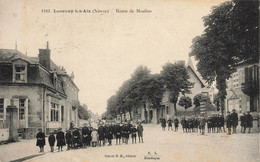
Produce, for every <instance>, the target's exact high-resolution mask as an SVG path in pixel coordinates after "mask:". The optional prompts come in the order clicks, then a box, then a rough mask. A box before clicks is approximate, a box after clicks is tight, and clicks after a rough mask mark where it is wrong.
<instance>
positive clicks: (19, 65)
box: [13, 60, 27, 83]
mask: <svg viewBox="0 0 260 162" xmlns="http://www.w3.org/2000/svg"><path fill="white" fill-rule="evenodd" d="M13 82H17V83H26V82H27V62H24V61H23V60H16V61H14V62H13Z"/></svg>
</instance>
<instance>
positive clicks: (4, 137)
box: [0, 128, 9, 142]
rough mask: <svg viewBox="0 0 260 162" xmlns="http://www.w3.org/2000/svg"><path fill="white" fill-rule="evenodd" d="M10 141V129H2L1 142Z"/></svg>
mask: <svg viewBox="0 0 260 162" xmlns="http://www.w3.org/2000/svg"><path fill="white" fill-rule="evenodd" d="M8 140H9V129H8V128H1V129H0V142H4V141H8Z"/></svg>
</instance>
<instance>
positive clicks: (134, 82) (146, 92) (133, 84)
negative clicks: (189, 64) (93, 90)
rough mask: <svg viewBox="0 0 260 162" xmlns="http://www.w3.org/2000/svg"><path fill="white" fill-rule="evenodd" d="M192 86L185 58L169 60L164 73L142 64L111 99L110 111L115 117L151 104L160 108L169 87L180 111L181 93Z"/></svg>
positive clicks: (188, 90) (109, 102) (109, 113)
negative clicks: (155, 71)
mask: <svg viewBox="0 0 260 162" xmlns="http://www.w3.org/2000/svg"><path fill="white" fill-rule="evenodd" d="M191 86H192V83H191V82H190V81H189V75H188V72H187V69H186V67H185V65H184V63H183V62H176V63H166V64H165V65H164V66H163V68H162V71H161V72H160V74H151V71H150V70H149V69H148V68H147V67H146V66H139V67H137V69H136V70H135V71H134V73H133V74H132V75H131V78H130V79H128V80H127V81H125V82H124V83H123V85H122V86H121V87H120V88H119V90H118V91H117V92H116V94H115V95H113V96H111V97H110V98H109V99H108V101H107V112H106V115H107V116H110V117H113V118H114V117H116V116H117V115H119V114H124V113H126V112H132V111H133V112H137V111H138V109H140V108H142V107H144V108H145V107H146V106H145V105H147V104H148V105H149V107H152V108H159V107H160V103H161V101H162V98H163V93H164V92H165V91H169V92H170V101H171V102H172V103H174V109H175V113H176V114H175V115H177V111H176V104H177V101H178V97H179V95H180V94H182V95H184V94H186V93H189V92H190V88H191ZM145 111H147V110H146V109H145ZM130 115H131V113H130ZM130 118H132V117H131V116H130Z"/></svg>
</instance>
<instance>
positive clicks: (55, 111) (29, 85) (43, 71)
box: [0, 44, 79, 138]
mask: <svg viewBox="0 0 260 162" xmlns="http://www.w3.org/2000/svg"><path fill="white" fill-rule="evenodd" d="M50 54H51V50H50V49H49V48H48V44H47V48H46V49H39V55H38V57H28V56H26V55H24V54H22V53H21V52H19V51H17V50H11V49H0V128H5V127H7V125H6V123H7V122H6V121H5V120H6V116H7V112H6V107H7V106H8V105H10V103H11V101H13V103H14V105H15V106H16V107H17V108H18V118H17V120H18V121H19V122H18V124H19V126H18V128H19V133H20V134H22V136H23V137H24V138H33V137H34V136H35V134H36V132H37V130H38V128H42V129H43V131H44V132H46V133H49V132H50V131H53V130H55V129H57V128H59V127H61V128H62V129H63V130H65V129H68V128H69V126H70V123H71V122H73V123H74V125H75V126H77V125H78V105H79V101H78V92H79V89H78V87H77V86H76V85H75V83H74V82H73V77H71V76H69V75H68V74H67V73H66V71H65V70H64V68H63V67H62V68H60V67H58V66H57V65H56V64H55V63H54V62H53V61H52V60H51V55H50Z"/></svg>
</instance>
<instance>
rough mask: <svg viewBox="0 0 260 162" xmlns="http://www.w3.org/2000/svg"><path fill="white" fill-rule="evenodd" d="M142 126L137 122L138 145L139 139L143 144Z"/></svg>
mask: <svg viewBox="0 0 260 162" xmlns="http://www.w3.org/2000/svg"><path fill="white" fill-rule="evenodd" d="M143 130H144V129H143V126H142V125H141V123H140V122H139V123H138V126H137V132H138V138H139V143H140V138H141V140H142V143H144V141H143Z"/></svg>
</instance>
